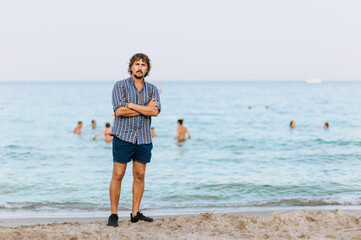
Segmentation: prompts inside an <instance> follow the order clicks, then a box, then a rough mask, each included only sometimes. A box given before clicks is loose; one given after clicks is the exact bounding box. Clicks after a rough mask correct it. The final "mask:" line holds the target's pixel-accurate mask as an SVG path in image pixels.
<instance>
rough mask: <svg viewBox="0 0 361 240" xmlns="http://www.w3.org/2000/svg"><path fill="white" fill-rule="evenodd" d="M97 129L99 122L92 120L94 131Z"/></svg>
mask: <svg viewBox="0 0 361 240" xmlns="http://www.w3.org/2000/svg"><path fill="white" fill-rule="evenodd" d="M96 128H97V121H95V120H92V129H96Z"/></svg>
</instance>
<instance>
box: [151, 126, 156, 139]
mask: <svg viewBox="0 0 361 240" xmlns="http://www.w3.org/2000/svg"><path fill="white" fill-rule="evenodd" d="M150 135H151V136H152V137H156V136H157V134H156V133H155V129H154V127H152V128H151V129H150Z"/></svg>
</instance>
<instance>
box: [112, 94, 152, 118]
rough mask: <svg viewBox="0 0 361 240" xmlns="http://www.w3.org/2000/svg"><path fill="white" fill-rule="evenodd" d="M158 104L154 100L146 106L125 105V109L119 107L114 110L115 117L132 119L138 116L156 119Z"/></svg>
mask: <svg viewBox="0 0 361 240" xmlns="http://www.w3.org/2000/svg"><path fill="white" fill-rule="evenodd" d="M158 104H159V103H158V102H157V101H155V98H153V99H152V100H150V102H149V103H148V105H147V106H142V105H137V104H135V103H126V104H125V107H120V108H117V110H115V115H117V116H122V117H134V116H139V115H144V116H148V117H150V116H152V117H156V116H158V114H159V110H158V108H157V106H158Z"/></svg>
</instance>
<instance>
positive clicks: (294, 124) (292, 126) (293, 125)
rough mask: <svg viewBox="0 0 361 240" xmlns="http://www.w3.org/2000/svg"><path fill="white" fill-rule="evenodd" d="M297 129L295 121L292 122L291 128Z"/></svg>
mask: <svg viewBox="0 0 361 240" xmlns="http://www.w3.org/2000/svg"><path fill="white" fill-rule="evenodd" d="M295 127H296V123H295V121H293V120H292V121H291V122H290V128H295Z"/></svg>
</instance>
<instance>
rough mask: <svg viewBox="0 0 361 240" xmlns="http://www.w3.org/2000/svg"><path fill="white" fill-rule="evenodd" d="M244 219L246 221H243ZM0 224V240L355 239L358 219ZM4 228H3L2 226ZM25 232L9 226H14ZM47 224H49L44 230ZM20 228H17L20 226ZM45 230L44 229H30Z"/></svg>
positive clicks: (306, 215) (330, 214)
mask: <svg viewBox="0 0 361 240" xmlns="http://www.w3.org/2000/svg"><path fill="white" fill-rule="evenodd" d="M246 215H247V216H246ZM17 220H19V221H15V222H13V223H11V221H13V220H10V219H0V226H2V227H0V240H3V239H4V240H5V239H6V240H8V239H72V240H75V239H164V240H165V239H167V240H168V239H194V240H195V239H197V240H198V239H217V240H218V239H220V240H222V239H227V240H228V239H354V240H356V239H361V214H360V212H359V211H354V212H350V211H348V212H345V211H341V210H332V211H308V210H307V211H306V210H297V211H292V212H272V213H271V212H268V213H265V212H262V216H261V215H260V214H258V213H247V214H215V213H201V214H196V215H184V216H168V217H158V218H156V219H155V220H154V221H153V222H151V223H146V222H138V223H130V222H129V220H128V219H124V218H123V219H120V221H119V226H118V227H117V228H113V227H107V226H106V219H105V218H58V219H54V218H53V219H52V218H43V219H35V218H34V219H17ZM4 221H5V222H6V223H5V222H4ZM20 223H21V224H24V225H27V226H18V227H4V226H5V225H7V226H9V225H12V226H15V225H19V224H20ZM47 223H49V224H47ZM21 224H20V225H21ZM33 224H46V225H33Z"/></svg>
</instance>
